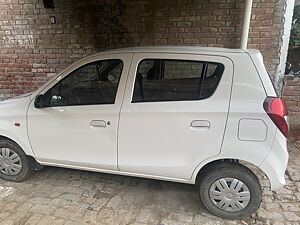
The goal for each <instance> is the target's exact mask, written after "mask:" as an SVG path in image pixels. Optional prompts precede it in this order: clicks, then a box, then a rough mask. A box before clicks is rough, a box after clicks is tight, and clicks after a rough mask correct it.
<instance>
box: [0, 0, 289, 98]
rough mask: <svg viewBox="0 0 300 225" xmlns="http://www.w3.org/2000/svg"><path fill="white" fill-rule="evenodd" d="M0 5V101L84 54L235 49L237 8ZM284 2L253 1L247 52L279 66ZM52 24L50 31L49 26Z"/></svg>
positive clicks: (138, 1)
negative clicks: (185, 47)
mask: <svg viewBox="0 0 300 225" xmlns="http://www.w3.org/2000/svg"><path fill="white" fill-rule="evenodd" d="M54 3H55V8H54V9H45V8H44V6H43V4H42V1H41V0H18V1H16V0H0V51H1V55H0V99H5V98H8V97H10V96H12V95H16V94H21V93H24V92H28V91H32V90H35V89H36V88H38V87H39V86H40V85H41V84H42V83H44V82H45V81H46V80H48V78H49V77H51V76H53V75H54V74H56V73H57V72H59V71H61V70H62V69H63V68H64V67H66V66H67V65H69V64H70V63H72V62H74V61H75V60H77V59H79V58H82V57H84V56H86V55H89V54H91V53H94V52H97V51H100V50H104V49H110V48H118V47H126V46H140V45H200V46H215V47H229V48H237V47H239V37H240V28H241V21H242V13H243V9H242V8H243V1H242V0H201V1H200V0H199V1H198V0H194V1H193V0H187V1H183V0H152V1H150V0H126V1H125V0H118V1H115V0H111V1H108V0H107V1H105V0H54ZM284 5H285V0H255V1H254V4H253V15H252V22H251V31H250V40H249V48H257V49H260V51H261V52H262V53H263V55H264V59H265V62H266V64H267V67H268V69H269V70H270V72H271V74H273V75H274V74H275V73H276V68H277V65H278V63H279V59H278V58H279V57H278V54H279V47H280V45H281V33H282V26H283V12H284ZM52 16H54V17H55V19H56V23H55V24H53V23H51V19H50V17H52Z"/></svg>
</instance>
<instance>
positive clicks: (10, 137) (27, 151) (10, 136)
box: [0, 132, 34, 157]
mask: <svg viewBox="0 0 300 225" xmlns="http://www.w3.org/2000/svg"><path fill="white" fill-rule="evenodd" d="M0 139H6V140H9V141H12V142H14V143H15V144H16V145H18V146H19V147H20V148H21V149H22V150H23V151H24V153H25V154H26V155H28V156H32V157H34V154H33V152H32V150H31V146H30V144H29V143H28V144H25V143H24V142H22V141H21V140H20V139H19V138H17V137H16V136H14V135H13V134H9V133H5V134H3V132H1V133H0Z"/></svg>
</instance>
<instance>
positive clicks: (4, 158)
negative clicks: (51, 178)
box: [0, 139, 30, 181]
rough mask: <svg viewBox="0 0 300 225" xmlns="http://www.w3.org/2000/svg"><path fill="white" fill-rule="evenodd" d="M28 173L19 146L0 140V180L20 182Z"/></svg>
mask: <svg viewBox="0 0 300 225" xmlns="http://www.w3.org/2000/svg"><path fill="white" fill-rule="evenodd" d="M29 173H30V169H29V165H28V160H27V157H26V155H25V153H24V151H23V150H22V149H21V148H20V146H18V145H17V144H16V143H14V142H13V141H10V140H6V139H2V140H0V178H3V179H5V180H9V181H22V180H24V179H26V178H27V177H28V175H29Z"/></svg>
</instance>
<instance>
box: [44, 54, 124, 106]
mask: <svg viewBox="0 0 300 225" xmlns="http://www.w3.org/2000/svg"><path fill="white" fill-rule="evenodd" d="M122 67H123V63H122V61H121V60H104V61H97V62H93V63H89V64H87V65H84V66H82V67H80V68H79V69H77V70H75V71H73V72H72V73H71V74H70V75H68V76H67V77H66V78H64V79H63V80H61V81H60V82H59V83H57V84H56V85H55V86H54V87H53V88H51V89H50V90H48V91H47V93H46V94H45V99H46V101H47V103H46V104H47V106H68V105H91V104H114V102H115V98H116V94H117V89H118V84H119V80H120V76H121V72H122Z"/></svg>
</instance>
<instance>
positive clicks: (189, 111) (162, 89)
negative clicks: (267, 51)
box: [118, 53, 233, 180]
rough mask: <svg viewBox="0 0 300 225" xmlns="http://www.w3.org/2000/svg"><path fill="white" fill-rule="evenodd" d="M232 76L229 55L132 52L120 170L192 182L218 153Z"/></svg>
mask: <svg viewBox="0 0 300 225" xmlns="http://www.w3.org/2000/svg"><path fill="white" fill-rule="evenodd" d="M232 76H233V64H232V62H231V60H230V59H228V58H226V57H221V56H209V55H191V54H163V53H161V54H158V53H138V54H134V57H133V61H132V65H131V68H130V71H129V77H128V81H127V86H126V91H125V96H124V100H123V105H122V108H121V113H120V124H119V134H118V166H119V169H120V171H123V172H131V173H137V174H144V175H151V176H158V177H168V178H175V179H183V180H188V179H190V178H191V175H192V173H193V170H194V169H195V168H196V166H197V165H198V164H199V163H200V162H201V161H203V160H205V159H207V158H209V157H212V156H215V155H218V154H219V152H220V149H221V145H222V140H223V135H224V130H225V126H226V119H227V114H228V107H229V101H230V92H231V85H232Z"/></svg>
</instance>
